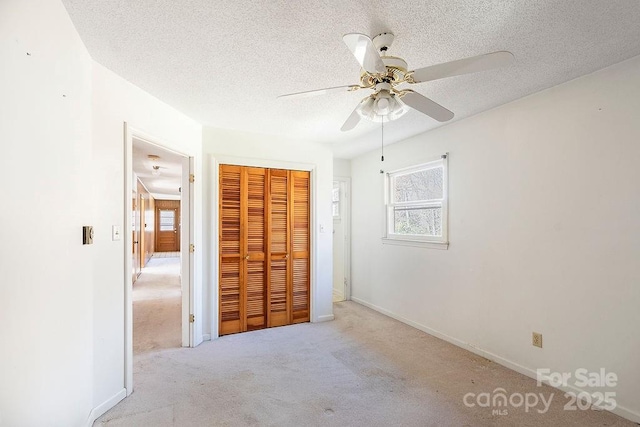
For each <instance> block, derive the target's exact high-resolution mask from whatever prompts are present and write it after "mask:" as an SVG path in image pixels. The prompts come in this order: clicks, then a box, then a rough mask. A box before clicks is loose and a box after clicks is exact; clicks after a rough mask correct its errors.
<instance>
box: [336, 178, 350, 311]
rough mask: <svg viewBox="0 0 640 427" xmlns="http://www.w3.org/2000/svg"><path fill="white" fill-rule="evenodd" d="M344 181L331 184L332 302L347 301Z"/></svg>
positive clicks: (346, 220)
mask: <svg viewBox="0 0 640 427" xmlns="http://www.w3.org/2000/svg"><path fill="white" fill-rule="evenodd" d="M346 184H347V183H346V181H344V180H335V181H334V182H333V301H334V302H337V301H344V300H345V299H347V296H348V293H347V284H348V274H347V266H348V250H347V248H348V245H347V243H348V234H347V233H348V223H349V221H348V219H349V218H348V209H347V207H348V203H347V197H346V195H347V192H346Z"/></svg>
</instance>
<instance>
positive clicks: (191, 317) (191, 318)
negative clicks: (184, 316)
mask: <svg viewBox="0 0 640 427" xmlns="http://www.w3.org/2000/svg"><path fill="white" fill-rule="evenodd" d="M195 321H196V316H194V315H193V314H190V315H189V323H193V322H195Z"/></svg>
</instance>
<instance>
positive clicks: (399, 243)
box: [382, 237, 449, 250]
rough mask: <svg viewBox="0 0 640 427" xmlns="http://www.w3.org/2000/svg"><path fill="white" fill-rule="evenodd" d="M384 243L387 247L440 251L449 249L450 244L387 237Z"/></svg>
mask: <svg viewBox="0 0 640 427" xmlns="http://www.w3.org/2000/svg"><path fill="white" fill-rule="evenodd" d="M382 243H383V244H385V245H397V246H414V247H418V248H429V249H440V250H447V249H449V242H427V241H422V240H410V239H389V238H387V237H383V238H382Z"/></svg>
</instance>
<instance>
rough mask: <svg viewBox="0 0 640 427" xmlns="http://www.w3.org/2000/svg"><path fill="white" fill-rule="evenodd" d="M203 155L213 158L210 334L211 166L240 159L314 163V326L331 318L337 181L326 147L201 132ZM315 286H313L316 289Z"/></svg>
mask: <svg viewBox="0 0 640 427" xmlns="http://www.w3.org/2000/svg"><path fill="white" fill-rule="evenodd" d="M202 151H203V153H204V155H205V156H206V157H207V158H208V159H209V160H205V164H206V166H207V167H208V171H207V176H206V181H207V185H208V187H207V188H205V194H206V209H205V217H206V218H207V219H208V224H206V225H205V227H208V228H207V229H206V230H205V233H206V236H207V237H206V239H205V241H207V242H208V244H207V246H206V250H207V254H206V255H205V256H206V258H205V259H207V260H209V262H208V265H209V266H210V267H209V270H208V271H206V272H205V275H206V276H207V277H210V278H211V280H210V283H209V285H208V286H207V290H208V293H207V295H205V300H206V301H208V302H209V305H210V307H209V310H207V311H209V312H210V313H211V316H210V317H209V318H208V319H207V320H208V322H209V324H210V325H211V332H210V333H211V334H212V336H216V334H217V326H218V321H217V319H218V314H217V306H218V301H217V300H214V298H215V293H216V292H214V290H216V289H217V286H218V283H217V277H218V274H217V265H218V261H217V259H213V256H214V255H213V244H214V242H216V241H217V239H216V236H217V235H216V234H215V233H216V228H217V226H216V224H217V219H216V212H215V211H216V209H217V208H216V206H217V200H215V197H214V189H215V188H217V185H218V183H217V182H214V176H215V174H214V173H213V172H214V171H213V170H211V169H212V168H211V163H212V161H213V159H214V158H216V159H218V160H224V159H230V158H236V159H240V158H242V159H248V160H249V162H250V163H251V164H255V165H263V166H266V167H280V168H287V167H290V168H291V169H293V168H295V164H296V163H305V164H312V165H314V167H315V170H314V172H313V177H312V180H313V182H314V188H315V189H314V192H313V194H312V198H313V199H312V204H314V208H313V211H312V214H311V215H312V224H314V225H315V227H314V229H313V230H312V237H311V238H312V256H313V254H315V259H316V270H315V272H312V276H313V279H314V280H315V289H312V299H313V302H312V305H313V307H312V308H313V313H312V321H319V320H329V319H333V306H332V303H331V292H332V263H333V259H332V252H331V251H332V249H331V247H332V234H331V228H332V224H333V222H332V221H333V220H332V216H331V183H332V177H333V159H332V153H331V151H330V150H329V149H328V148H327V147H326V146H324V145H321V144H316V143H312V142H305V141H299V140H286V139H284V138H280V137H275V136H269V135H259V134H253V133H246V132H238V131H231V130H223V129H217V128H211V127H204V129H203V132H202ZM321 224H322V225H323V226H324V233H320V232H319V228H320V225H321ZM312 286H313V285H312Z"/></svg>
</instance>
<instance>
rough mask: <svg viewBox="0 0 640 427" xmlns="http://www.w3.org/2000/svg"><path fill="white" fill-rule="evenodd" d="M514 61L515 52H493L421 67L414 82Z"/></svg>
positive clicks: (456, 74)
mask: <svg viewBox="0 0 640 427" xmlns="http://www.w3.org/2000/svg"><path fill="white" fill-rule="evenodd" d="M512 61H513V54H512V53H511V52H507V51H500V52H493V53H487V54H485V55H479V56H472V57H471V58H465V59H459V60H457V61H451V62H445V63H444V64H438V65H432V66H430V67H425V68H420V69H418V70H415V71H414V72H413V74H412V77H413V82H414V83H422V82H428V81H431V80H437V79H443V78H445V77H453V76H459V75H462V74H469V73H475V72H478V71H485V70H492V69H494V68H500V67H504V66H506V65H509V64H510V63H511V62H512Z"/></svg>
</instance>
